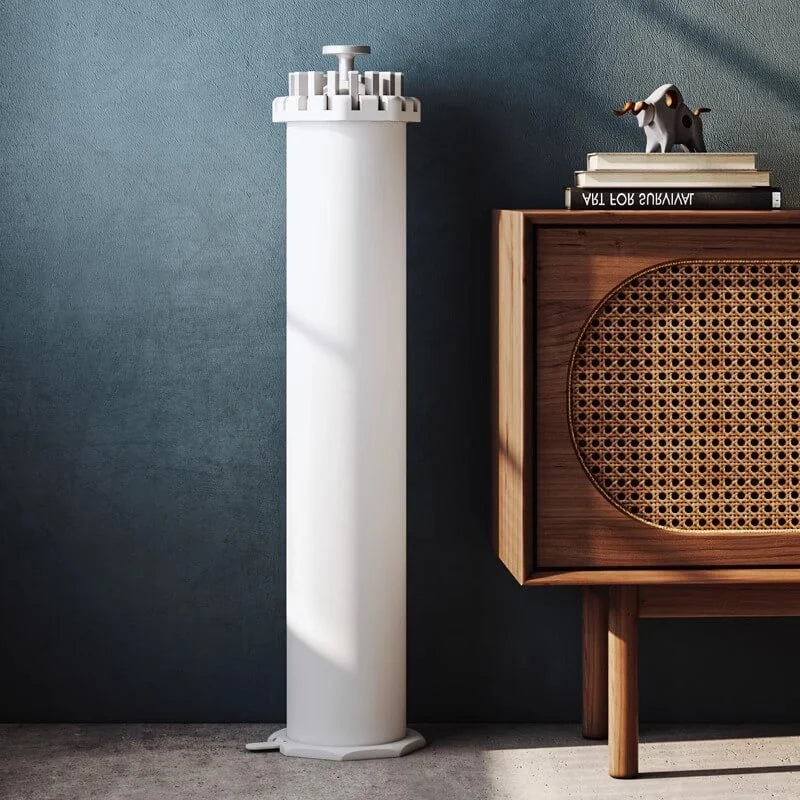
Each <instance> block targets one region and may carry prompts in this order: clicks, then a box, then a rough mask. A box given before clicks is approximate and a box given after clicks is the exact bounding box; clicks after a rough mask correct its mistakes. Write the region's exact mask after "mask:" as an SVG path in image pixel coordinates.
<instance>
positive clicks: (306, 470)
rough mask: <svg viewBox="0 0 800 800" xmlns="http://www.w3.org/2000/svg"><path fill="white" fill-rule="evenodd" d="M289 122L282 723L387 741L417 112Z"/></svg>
mask: <svg viewBox="0 0 800 800" xmlns="http://www.w3.org/2000/svg"><path fill="white" fill-rule="evenodd" d="M286 128H287V178H286V180H287V185H286V204H287V214H286V216H287V227H286V253H287V277H286V292H287V319H286V327H287V331H286V483H287V509H286V526H287V595H286V611H287V626H288V638H287V731H286V733H287V736H288V737H289V739H291V740H293V741H295V742H302V743H307V744H319V745H331V746H342V745H369V744H380V743H384V742H391V741H395V740H397V739H401V738H402V737H403V736H404V735H405V724H406V720H405V713H406V147H405V141H406V125H405V123H404V122H391V121H387V122H369V121H352V120H342V121H330V122H305V121H300V122H287V125H286Z"/></svg>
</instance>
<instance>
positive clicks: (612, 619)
mask: <svg viewBox="0 0 800 800" xmlns="http://www.w3.org/2000/svg"><path fill="white" fill-rule="evenodd" d="M638 620H639V593H638V590H637V588H636V587H635V586H613V587H611V589H609V596H608V774H609V775H611V777H612V778H634V777H636V775H637V774H638V772H639V675H638V672H639V670H638V649H639V625H638Z"/></svg>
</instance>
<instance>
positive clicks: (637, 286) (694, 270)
mask: <svg viewBox="0 0 800 800" xmlns="http://www.w3.org/2000/svg"><path fill="white" fill-rule="evenodd" d="M569 424H570V431H571V435H572V439H573V443H574V445H575V449H576V452H577V454H578V457H579V459H580V461H581V464H582V465H583V467H584V469H585V470H586V473H587V475H588V476H589V477H590V479H591V480H592V482H593V483H594V484H595V486H597V488H598V489H599V490H600V492H602V494H603V495H604V496H605V497H606V498H607V499H608V500H609V502H611V503H612V504H614V505H615V506H617V507H618V508H619V509H621V510H622V511H624V512H625V513H627V514H629V515H630V516H632V517H635V518H636V519H638V520H640V521H642V522H645V523H648V524H650V525H655V526H658V527H661V528H669V529H673V530H679V531H682V532H700V531H702V532H704V533H709V532H713V531H721V532H735V531H746V532H769V531H777V530H787V529H797V528H800V457H798V453H800V262H798V261H774V260H772V261H752V260H750V261H678V262H672V263H668V264H661V265H658V266H655V267H651V268H648V269H646V270H644V271H642V272H639V273H637V274H636V275H634V276H632V277H631V278H630V279H628V280H627V281H625V282H624V283H622V284H620V285H619V286H618V287H617V288H615V289H614V290H613V291H612V292H611V293H610V294H609V295H608V296H607V297H606V298H605V299H604V300H603V302H602V303H600V305H599V306H598V307H597V308H596V309H595V311H594V312H593V313H592V316H591V317H590V318H589V320H588V321H587V323H586V325H585V326H584V328H583V330H582V332H581V334H580V336H579V338H578V341H577V342H576V345H575V349H574V352H573V356H572V363H571V365H570V373H569Z"/></svg>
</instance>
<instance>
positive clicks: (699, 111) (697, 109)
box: [692, 108, 711, 117]
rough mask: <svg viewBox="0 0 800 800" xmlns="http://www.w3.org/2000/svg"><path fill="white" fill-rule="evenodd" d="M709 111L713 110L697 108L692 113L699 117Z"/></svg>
mask: <svg viewBox="0 0 800 800" xmlns="http://www.w3.org/2000/svg"><path fill="white" fill-rule="evenodd" d="M709 111H711V109H710V108H696V109H695V110H694V111H692V114H694V116H695V117H699V116H700V115H701V114H707V113H708V112H709Z"/></svg>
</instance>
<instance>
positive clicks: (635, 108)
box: [613, 83, 711, 153]
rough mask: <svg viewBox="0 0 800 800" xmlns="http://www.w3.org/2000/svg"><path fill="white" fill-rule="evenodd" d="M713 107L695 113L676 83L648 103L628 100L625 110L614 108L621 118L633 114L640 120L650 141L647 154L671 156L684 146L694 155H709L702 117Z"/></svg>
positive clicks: (654, 93) (660, 91)
mask: <svg viewBox="0 0 800 800" xmlns="http://www.w3.org/2000/svg"><path fill="white" fill-rule="evenodd" d="M710 110H711V109H710V108H695V109H694V111H692V110H691V109H690V108H689V106H687V105H686V103H685V102H684V101H683V95H682V94H681V93H680V91H679V90H678V87H677V86H675V85H674V84H672V83H665V84H664V85H663V86H660V87H659V88H658V89H656V90H655V91H654V92H653V93H652V94H651V95H650V96H649V97H648V98H646V99H645V100H637V101H636V102H635V103H634V102H633V100H628V101H627V102H626V103H625V104H624V105H623V106H622V108H619V109H614V112H613V113H614V114H615V115H616V116H618V117H621V116H622V115H623V114H627V113H628V112H629V111H630V112H632V113H633V115H634V116H635V117H636V121H637V122H638V123H639V127H640V128H644V135H645V137H646V138H647V147H646V148H645V152H646V153H658V152H661V153H668V152H669V151H670V150H672V148H673V147H674V146H675V145H678V144H682V145H683V146H684V147H686V149H687V150H689V151H690V152H692V153H705V152H706V143H705V142H704V141H703V123H702V121H701V120H700V115H701V114H702V113H704V112H706V111H710Z"/></svg>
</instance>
